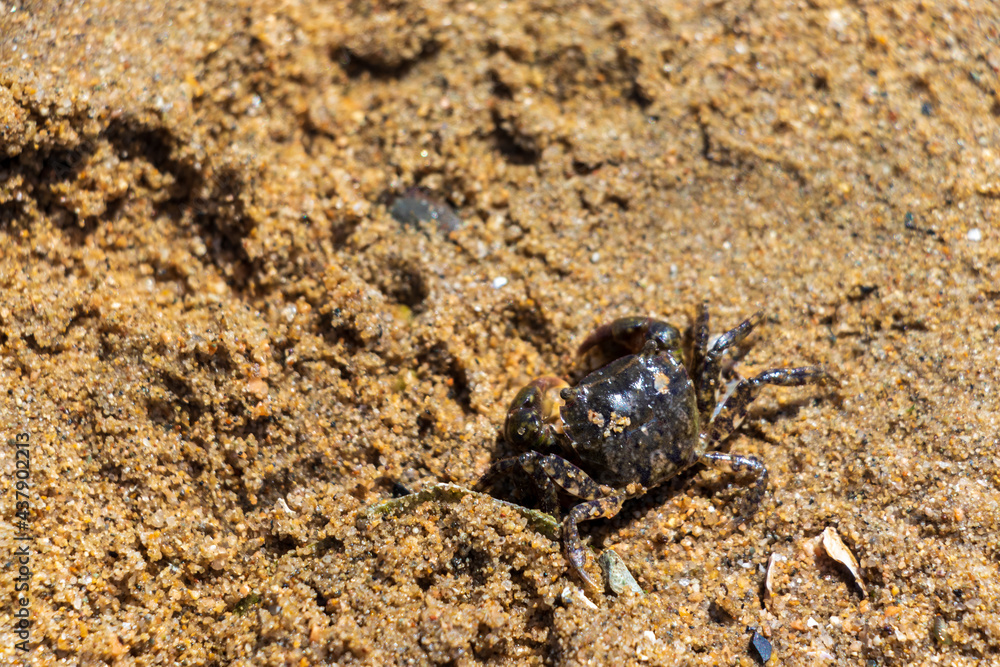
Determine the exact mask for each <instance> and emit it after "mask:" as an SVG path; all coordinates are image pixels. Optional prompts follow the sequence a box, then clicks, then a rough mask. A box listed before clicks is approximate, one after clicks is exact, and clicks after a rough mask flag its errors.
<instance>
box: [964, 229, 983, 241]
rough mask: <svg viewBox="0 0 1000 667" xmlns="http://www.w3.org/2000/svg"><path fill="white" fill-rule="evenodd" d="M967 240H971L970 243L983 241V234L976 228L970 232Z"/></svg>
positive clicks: (966, 236)
mask: <svg viewBox="0 0 1000 667" xmlns="http://www.w3.org/2000/svg"><path fill="white" fill-rule="evenodd" d="M965 238H967V239H969V240H970V241H982V240H983V232H982V231H980V229H979V228H978V227H974V228H973V229H970V230H969V232H968V233H967V234H966V235H965Z"/></svg>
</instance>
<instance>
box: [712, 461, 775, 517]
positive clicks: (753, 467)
mask: <svg viewBox="0 0 1000 667" xmlns="http://www.w3.org/2000/svg"><path fill="white" fill-rule="evenodd" d="M700 461H701V462H702V463H705V464H708V465H711V466H714V467H726V468H728V469H729V470H730V471H731V472H734V473H739V472H742V471H743V470H749V471H750V472H752V473H753V475H754V478H753V481H751V482H750V483H749V484H748V485H747V492H746V494H745V495H744V496H743V497H742V498H740V504H739V507H737V509H736V517H735V519H734V520H733V523H734V525H739V524H740V523H742V522H743V521H744V520H746V519H749V518H750V517H752V516H753V515H754V512H756V511H757V507H758V506H759V505H760V501H761V500H762V499H763V498H764V492H765V491H767V468H765V467H764V464H763V463H762V462H761V460H760V459H758V458H757V457H756V456H741V455H739V454H729V453H727V452H706V453H704V454H702V456H701V459H700Z"/></svg>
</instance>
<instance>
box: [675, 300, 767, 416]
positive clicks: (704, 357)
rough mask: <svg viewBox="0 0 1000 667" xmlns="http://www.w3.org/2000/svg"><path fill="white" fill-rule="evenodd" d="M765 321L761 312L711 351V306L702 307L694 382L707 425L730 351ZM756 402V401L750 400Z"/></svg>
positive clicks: (695, 350)
mask: <svg viewBox="0 0 1000 667" xmlns="http://www.w3.org/2000/svg"><path fill="white" fill-rule="evenodd" d="M763 320H764V313H763V312H761V311H759V310H758V311H757V312H756V313H754V314H753V315H751V316H750V317H748V318H747V319H745V320H743V321H742V322H740V323H739V324H738V325H736V327H735V328H734V329H730V330H729V331H727V332H726V333H724V334H722V335H721V336H719V338H718V339H717V340H716V341H715V343H714V344H713V345H712V347H711V348H710V349H706V348H707V347H708V304H707V303H702V304H701V309H700V311H699V313H698V321H697V324H696V326H695V338H694V340H695V345H694V364H693V366H694V378H695V388H696V391H697V396H698V412H699V413H700V414H701V418H702V420H704V421H709V420H710V418H711V417H710V415H709V413H708V411H709V410H710V409H711V408H712V407H713V406H714V405H715V402H716V400H717V398H718V390H719V372H720V370H721V368H722V355H723V354H724V353H725V351H726V350H728V349H729V348H731V347H733V346H734V345H739V344H740V343H741V342H743V340H744V339H745V338H746V337H747V336H749V335H750V332H751V331H753V330H754V327H756V326H757V325H758V324H760V323H761V322H762V321H763ZM750 400H753V399H750Z"/></svg>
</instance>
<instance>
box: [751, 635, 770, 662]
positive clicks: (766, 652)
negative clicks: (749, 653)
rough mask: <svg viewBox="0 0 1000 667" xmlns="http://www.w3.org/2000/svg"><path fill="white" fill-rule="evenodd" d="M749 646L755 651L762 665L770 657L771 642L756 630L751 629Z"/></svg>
mask: <svg viewBox="0 0 1000 667" xmlns="http://www.w3.org/2000/svg"><path fill="white" fill-rule="evenodd" d="M750 646H752V647H753V649H754V651H755V652H756V653H757V659H758V660H760V663H761V664H762V665H763V664H766V663H767V661H768V660H770V659H771V642H769V641H768V640H767V637H765V636H764V635H762V634H760V633H759V632H757V631H756V630H754V631H753V636H752V637H751V638H750Z"/></svg>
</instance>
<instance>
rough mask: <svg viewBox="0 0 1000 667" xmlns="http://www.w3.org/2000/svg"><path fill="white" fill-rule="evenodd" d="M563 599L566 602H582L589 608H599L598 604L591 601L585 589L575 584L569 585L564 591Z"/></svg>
mask: <svg viewBox="0 0 1000 667" xmlns="http://www.w3.org/2000/svg"><path fill="white" fill-rule="evenodd" d="M562 601H563V602H564V603H565V604H582V605H583V606H584V607H587V608H588V609H591V610H594V611H596V610H597V605H596V604H594V603H593V602H591V601H590V598H588V597H587V596H586V595H585V594H584V592H583V591H581V590H580V589H579V588H577V587H576V586H573V585H567V586H566V588H564V589H563V591H562Z"/></svg>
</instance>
